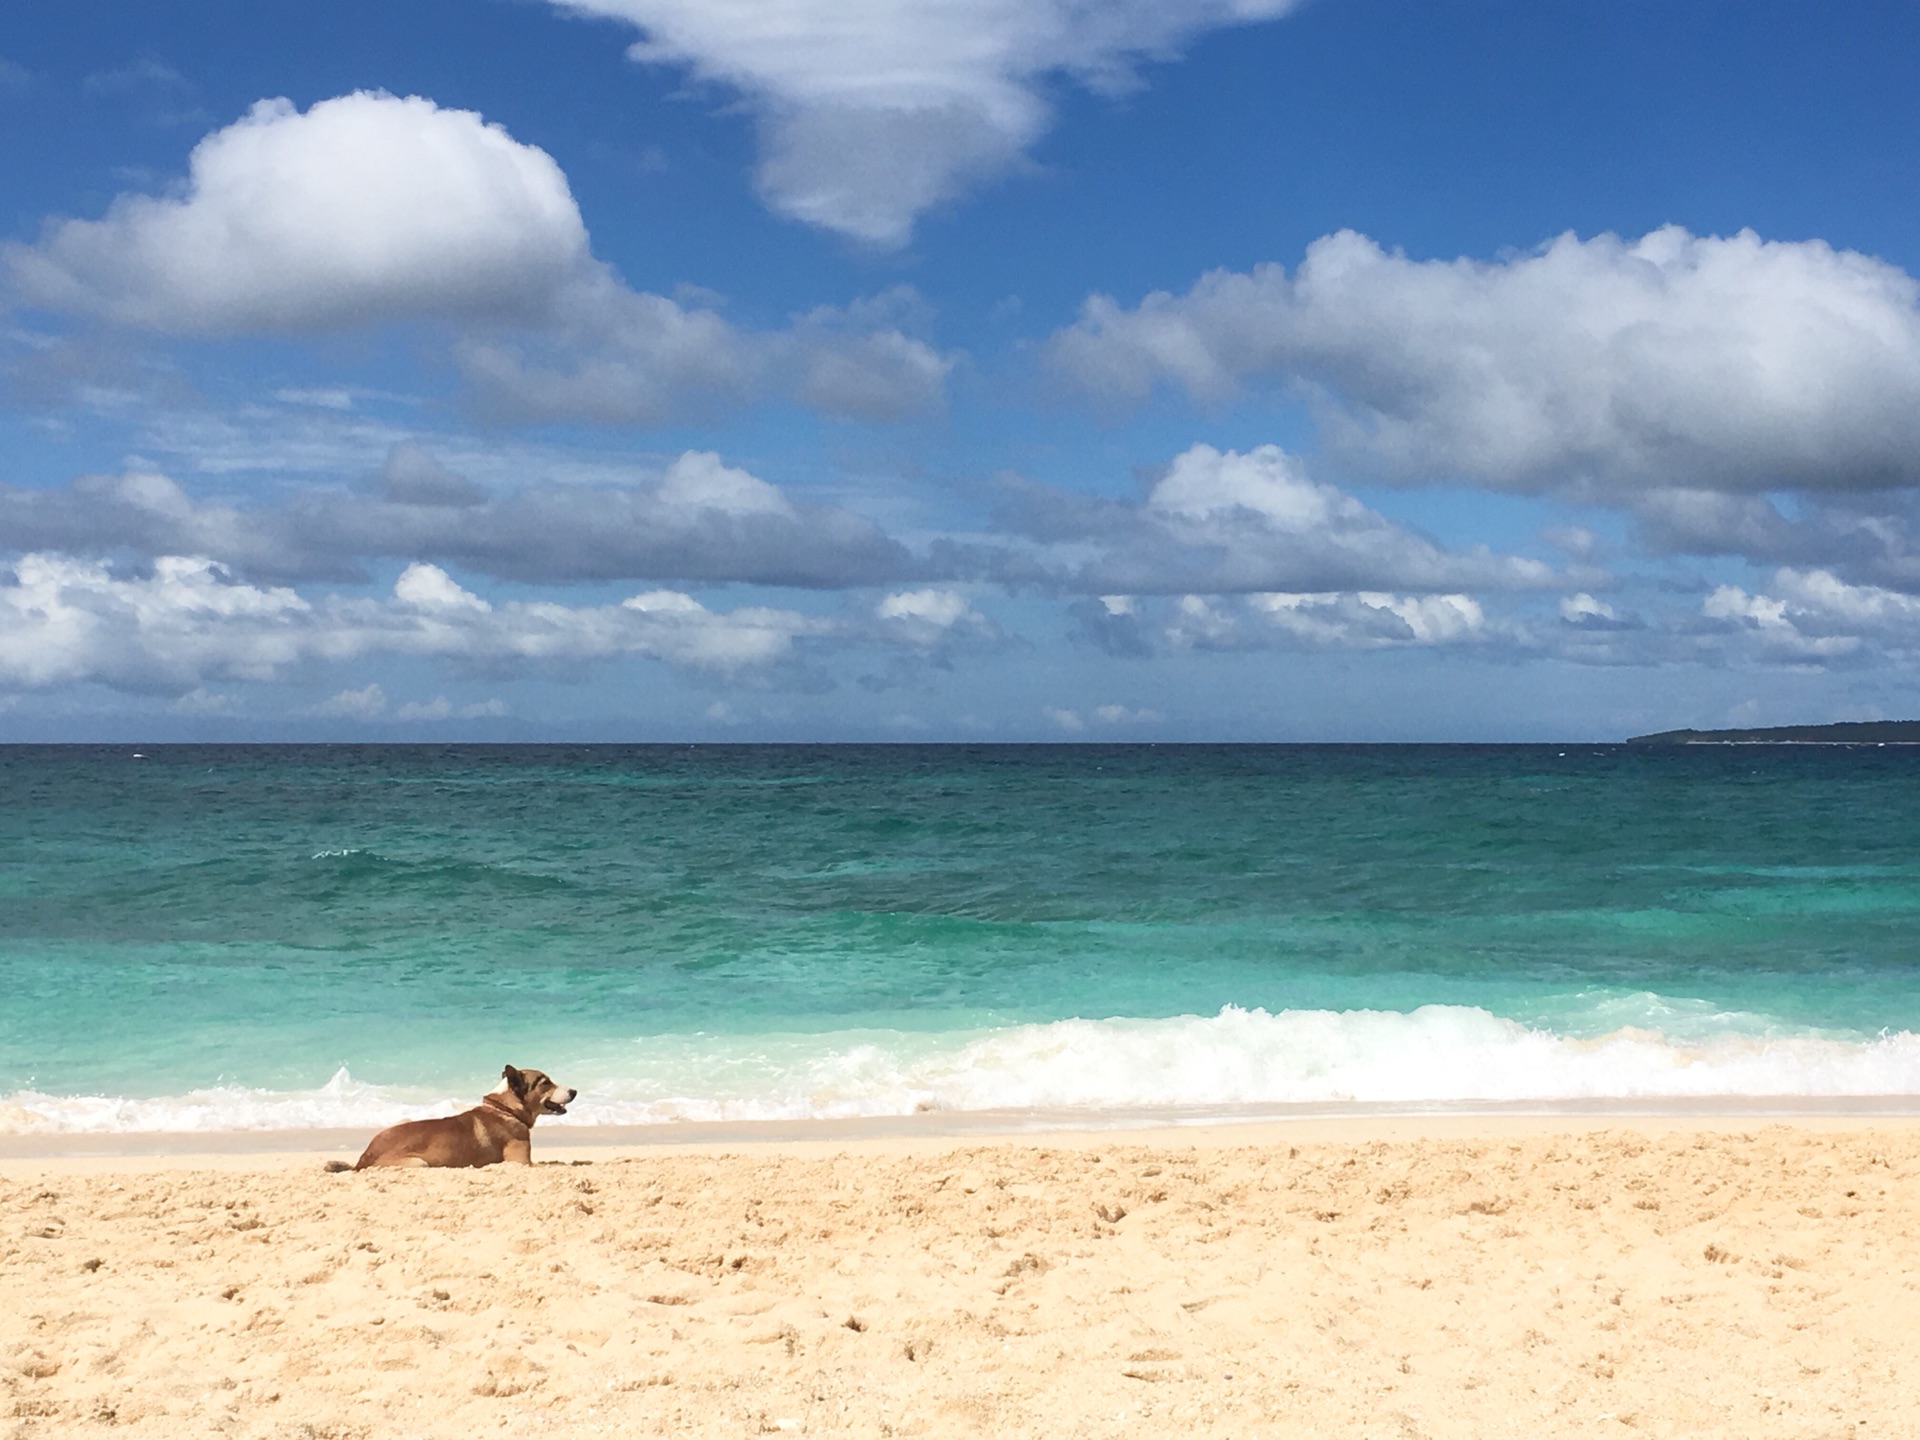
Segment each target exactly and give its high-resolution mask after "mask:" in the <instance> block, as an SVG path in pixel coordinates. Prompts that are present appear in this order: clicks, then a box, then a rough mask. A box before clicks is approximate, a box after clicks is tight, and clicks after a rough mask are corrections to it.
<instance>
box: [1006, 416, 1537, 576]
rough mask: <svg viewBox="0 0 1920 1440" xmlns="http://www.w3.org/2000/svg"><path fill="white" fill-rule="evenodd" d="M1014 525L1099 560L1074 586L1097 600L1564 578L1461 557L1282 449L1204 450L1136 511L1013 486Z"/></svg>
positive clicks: (1480, 553) (1079, 566)
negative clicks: (1318, 477) (1315, 473)
mask: <svg viewBox="0 0 1920 1440" xmlns="http://www.w3.org/2000/svg"><path fill="white" fill-rule="evenodd" d="M1005 519H1006V522H1007V523H1008V524H1009V526H1011V527H1012V528H1014V529H1016V530H1019V531H1023V532H1024V533H1026V534H1029V535H1032V536H1034V537H1035V538H1039V539H1042V540H1046V541H1049V542H1052V543H1054V544H1056V545H1066V546H1069V547H1076V548H1081V549H1084V548H1086V547H1088V546H1091V547H1093V548H1094V553H1093V554H1091V555H1090V556H1088V557H1087V558H1084V559H1082V560H1079V561H1077V562H1076V563H1075V564H1074V565H1073V566H1072V568H1071V570H1070V571H1069V572H1068V573H1067V574H1066V576H1064V577H1063V579H1064V583H1066V584H1069V585H1070V586H1072V587H1073V588H1076V589H1080V590H1082V591H1090V592H1092V593H1094V594H1099V595H1140V594H1179V593H1188V592H1192V593H1205V594H1221V593H1248V592H1257V591H1275V590H1285V591H1291V592H1319V591H1332V590H1359V589H1369V590H1384V589H1394V590H1413V591H1453V590H1461V589H1476V590H1478V589H1529V588H1540V587H1545V586H1551V585H1554V584H1557V583H1560V582H1561V580H1562V577H1560V576H1558V575H1556V573H1555V572H1554V570H1553V568H1552V567H1551V566H1548V565H1547V564H1545V563H1544V562H1542V561H1539V560H1533V559H1528V558H1525V557H1522V556H1513V555H1498V554H1495V553H1493V552H1492V551H1490V550H1487V549H1486V548H1485V547H1479V548H1476V549H1473V550H1469V551H1465V552H1461V551H1453V550H1448V549H1445V548H1443V547H1442V546H1440V545H1438V544H1436V543H1435V542H1434V541H1432V540H1430V539H1427V538H1426V537H1425V536H1422V535H1419V534H1417V533H1415V532H1414V531H1412V530H1409V529H1408V528H1407V527H1405V526H1403V525H1400V524H1398V523H1396V522H1395V521H1393V520H1390V519H1388V518H1387V517H1386V516H1384V515H1382V514H1380V513H1379V512H1378V511H1376V510H1373V509H1371V508H1369V507H1368V506H1366V505H1365V504H1363V503H1362V502H1361V501H1359V500H1358V499H1356V498H1354V497H1353V496H1352V495H1349V494H1347V493H1346V492H1345V491H1343V490H1341V489H1339V488H1338V487H1336V486H1333V485H1329V484H1326V483H1325V482H1322V481H1318V480H1315V479H1313V478H1311V477H1310V476H1309V475H1308V474H1307V473H1306V470H1305V467H1304V466H1303V465H1302V464H1301V462H1300V461H1299V459H1298V458H1297V457H1295V456H1292V455H1289V454H1288V453H1287V452H1285V451H1284V450H1282V449H1280V448H1279V447H1278V446H1275V445H1261V446H1258V447H1256V448H1254V449H1252V450H1248V451H1235V450H1224V451H1223V450H1217V449H1215V448H1214V447H1213V446H1211V445H1194V446H1191V447H1189V448H1188V449H1187V450H1185V451H1184V452H1182V453H1181V454H1180V455H1178V456H1176V457H1175V458H1174V460H1173V462H1172V464H1171V465H1169V466H1168V467H1167V470H1166V472H1165V474H1164V475H1162V476H1161V477H1160V479H1159V480H1158V481H1157V482H1156V483H1155V484H1154V485H1153V487H1152V489H1151V490H1150V491H1149V492H1148V493H1147V495H1146V498H1145V500H1144V501H1143V502H1142V503H1140V504H1138V505H1129V504H1123V503H1121V502H1117V501H1102V500H1096V499H1090V498H1087V497H1082V496H1075V495H1068V494H1066V493H1064V492H1058V491H1047V490H1044V489H1041V488H1040V487H1035V486H1030V485H1020V486H1016V487H1013V488H1012V490H1011V494H1010V504H1009V506H1008V509H1007V512H1006V515H1005Z"/></svg>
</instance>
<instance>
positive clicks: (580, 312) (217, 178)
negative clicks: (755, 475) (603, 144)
mask: <svg viewBox="0 0 1920 1440" xmlns="http://www.w3.org/2000/svg"><path fill="white" fill-rule="evenodd" d="M0 275H4V277H5V279H6V282H7V288H8V289H9V290H10V291H11V293H12V296H13V297H14V298H15V299H17V300H19V301H22V302H24V303H26V304H29V305H34V306H39V307H43V308H46V309H50V310H56V311H62V312H66V313H71V314H78V315H86V316H91V317H94V318H97V319H101V320H106V321H109V322H111V323H113V324H116V325H122V326H130V327H133V328H136V329H145V330H151V331H157V332H161V333H165V334H178V335H238V334H254V333H288V332H313V331H326V330H338V329H343V328H352V327H359V326H367V325H377V324H381V323H387V322H392V321H402V320H418V319H426V320H433V321H438V322H443V323H446V324H451V325H453V326H455V327H456V328H457V329H458V331H459V334H458V337H457V339H456V340H455V343H454V356H455V360H456V362H457V364H458V366H459V368H460V370H461V372H462V373H463V375H464V376H465V377H466V379H467V381H468V382H469V384H470V386H471V387H472V390H473V392H474V398H475V400H476V402H477V404H478V405H479V406H480V408H482V409H483V410H485V411H487V412H488V413H489V414H490V415H491V416H492V417H493V418H497V419H505V420H529V421H544V420H556V419H576V420H592V421H603V422H610V423H619V424H656V423H660V422H662V421H665V420H668V419H672V418H675V417H676V416H679V415H681V414H682V413H684V412H686V411H688V410H689V409H692V410H699V409H702V408H711V407H713V406H715V405H719V404H738V403H743V402H745V401H747V400H750V399H753V398H755V397H756V396H759V395H762V394H767V393H773V394H778V395H783V396H786V397H788V398H791V399H794V400H797V401H799V402H801V403H803V404H807V405H811V406H813V407H815V408H817V409H820V410H823V411H826V412H827V413H831V414H846V415H854V416H859V417H861V418H865V419H888V418H894V417H898V416H901V415H905V414H910V413H913V412H915V411H920V410H927V409H931V408H935V407H937V406H938V404H939V401H940V398H941V394H942V391H943V388H944V386H945V383H946V377H947V374H948V372H949V371H950V370H951V369H952V368H953V365H954V363H955V362H954V358H953V357H951V356H948V355H943V354H941V353H940V352H939V351H937V350H936V349H935V348H934V347H933V346H931V345H930V344H928V343H927V342H926V341H925V340H923V339H920V338H917V337H916V336H914V335H911V334H909V333H907V330H906V329H904V328H902V327H903V325H905V324H907V323H909V321H908V318H907V317H908V316H909V315H910V314H912V315H917V314H918V312H919V311H920V310H923V309H924V307H921V306H919V305H918V302H917V301H916V300H915V299H914V297H913V296H912V292H911V291H909V290H906V289H904V288H902V289H898V290H895V291H891V292H888V294H887V295H883V296H879V297H875V298H874V299H872V300H869V301H864V302H858V303H856V304H854V305H852V306H849V307H846V308H845V309H836V308H834V307H823V308H820V309H816V310H814V311H811V312H808V313H807V314H804V315H802V316H799V317H797V318H796V319H795V320H794V322H793V324H792V325H791V326H790V327H788V328H786V329H783V330H772V331H749V330H742V329H740V328H738V327H736V326H734V325H732V324H730V323H729V322H728V321H727V320H726V319H724V318H723V317H722V316H721V315H719V314H718V313H717V311H715V310H714V309H713V308H711V306H710V305H707V304H704V303H690V304H681V303H680V302H678V301H675V300H670V299H668V298H666V297H665V296H662V295H654V294H648V293H645V292H641V291H636V290H633V289H631V288H630V287H628V286H627V285H626V283H625V282H624V281H622V280H621V279H620V278H619V277H618V276H616V275H615V274H614V273H613V272H612V271H611V270H610V269H608V268H607V267H606V266H604V265H602V264H600V263H599V262H598V261H596V260H594V259H593V256H592V253H591V250H590V247H589V244H588V238H587V231H586V226H585V223H584V222H583V221H582V219H581V216H580V212H579V209H578V207H577V206H576V205H575V204H574V200H573V195H572V193H571V191H570V190H569V188H568V186H567V179H566V176H565V175H564V174H563V173H562V172H561V170H560V167H559V165H557V164H556V163H555V162H554V160H553V158H552V157H551V156H549V155H548V154H547V153H546V152H545V151H543V150H540V149H538V148H537V147H535V146H532V145H525V144H522V143H521V142H519V141H517V140H515V139H514V138H513V137H512V136H511V135H509V134H508V133H507V132H506V131H505V130H504V129H502V128H501V127H500V126H499V125H497V124H489V123H487V122H486V121H485V120H484V119H482V117H481V116H479V115H477V114H475V113H473V112H472V111H468V110H444V109H441V108H440V107H438V106H437V105H435V104H434V103H433V101H431V100H427V99H423V98H421V97H418V96H412V97H408V98H405V99H401V98H397V97H395V96H392V95H387V94H382V93H375V92H369V91H361V92H357V93H355V94H351V95H343V96H340V97H338V98H336V99H332V100H323V101H321V102H319V103H318V104H316V105H314V106H313V107H312V108H311V109H309V110H307V111H305V112H304V113H303V112H301V111H299V110H296V109H295V108H294V107H293V106H292V105H291V104H290V103H289V102H287V101H285V100H262V101H260V102H259V103H258V104H256V105H255V106H254V107H253V109H252V110H251V111H250V112H249V113H248V114H247V115H246V116H245V117H244V118H243V119H241V120H239V121H237V122H235V123H234V124H232V125H229V126H227V127H226V128H225V129H222V130H216V131H214V132H213V133H212V134H210V135H208V136H206V137H205V138H204V139H203V140H201V142H200V143H199V145H197V146H196V147H195V148H194V151H193V154H192V157H191V159H190V161H189V173H188V176H187V177H186V179H185V181H184V182H183V183H182V184H181V185H180V186H179V187H177V189H176V190H175V191H174V192H171V193H168V194H163V195H159V196H153V195H142V194H125V195H121V196H120V197H118V198H117V199H116V200H114V201H113V203H112V204H111V205H110V206H109V207H108V209H107V213H106V215H105V216H104V217H103V218H102V219H99V220H80V219H62V220H55V221H51V222H49V223H48V224H47V226H46V227H45V229H44V231H43V233H42V235H41V237H40V239H39V240H38V241H37V242H36V243H34V244H31V245H26V244H7V245H4V246H0ZM279 398H281V399H282V400H284V401H286V402H287V403H291V404H300V405H306V406H317V407H329V408H341V409H344V408H347V407H349V406H350V405H351V404H352V395H351V394H350V392H348V391H345V390H340V389H304V390H283V391H281V392H279Z"/></svg>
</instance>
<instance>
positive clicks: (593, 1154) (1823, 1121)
mask: <svg viewBox="0 0 1920 1440" xmlns="http://www.w3.org/2000/svg"><path fill="white" fill-rule="evenodd" d="M1776 1125H1778V1126H1787V1127H1791V1128H1794V1129H1804V1130H1811V1131H1819V1132H1828V1133H1831V1132H1848V1131H1870V1130H1897V1131H1907V1130H1911V1131H1915V1132H1920V1096H1913V1095H1881V1096H1760V1097H1748V1096H1716V1097H1712V1098H1708V1099H1670V1098H1659V1099H1656V1098H1648V1099H1640V1100H1632V1101H1622V1100H1614V1099H1608V1100H1591V1101H1561V1102H1552V1103H1547V1102H1535V1101H1507V1102H1500V1103H1494V1104H1481V1103H1475V1104H1459V1105H1432V1104H1428V1105H1418V1106H1415V1105H1402V1104H1393V1103H1386V1102H1351V1103H1346V1104H1335V1105H1297V1106H1263V1107H1243V1108H1235V1109H1231V1110H1228V1109H1218V1108H1215V1109H1173V1108H1166V1109H1151V1110H1147V1109H1138V1110H1124V1111H1098V1112H1086V1111H1063V1110H1018V1111H965V1112H951V1111H950V1112H925V1113H921V1114H916V1115H889V1116H863V1117H858V1118H847V1119H813V1120H756V1121H728V1122H704V1121H671V1122H663V1123H660V1124H654V1125H550V1126H548V1127H545V1128H536V1130H535V1132H534V1159H535V1162H536V1163H542V1162H550V1163H561V1164H568V1163H591V1162H592V1161H594V1160H615V1159H625V1158H638V1157H643V1156H647V1155H715V1154H735V1153H741V1154H755V1153H759V1154H771V1155H797V1156H820V1155H827V1154H852V1155H860V1154H865V1155H909V1154H912V1155H930V1154H939V1153H944V1152H948V1151H956V1150H962V1149H971V1148H979V1147H993V1146H1009V1147H1018V1148H1051V1149H1087V1148H1097V1147H1099V1146H1101V1145H1115V1144H1124V1145H1127V1146H1143V1147H1149V1148H1166V1149H1174V1148H1198V1149H1208V1150H1213V1149H1232V1148H1239V1147H1249V1146H1263V1145H1264V1146H1271V1145H1281V1144H1314V1145H1325V1144H1341V1143H1352V1144H1363V1143H1377V1142H1407V1141H1419V1140H1443V1139H1444V1140H1464V1139H1476V1138H1477V1139H1496V1138H1506V1137H1514V1136H1530V1137H1537V1136H1546V1135H1584V1134H1593V1133H1597V1132H1603V1131H1609V1130H1625V1131H1631V1132H1637V1133H1641V1134H1647V1135H1654V1134H1673V1133H1721V1132H1736V1131H1746V1130H1751V1129H1753V1128H1755V1127H1761V1126H1776ZM378 1128H379V1127H377V1126H367V1127H331V1128H325V1129H298V1130H293V1129H289V1130H215V1131H132V1132H108V1133H86V1132H59V1133H52V1134H14V1135H0V1177H6V1176H17V1175H22V1174H28V1173H34V1172H36V1171H42V1170H58V1171H66V1172H112V1171H140V1170H148V1169H166V1170H188V1169H229V1170H230V1169H277V1168H284V1167H288V1166H298V1165H305V1164H312V1163H315V1162H323V1161H331V1160H341V1159H345V1160H349V1161H351V1160H353V1159H354V1158H356V1157H357V1156H358V1155H359V1153H360V1151H361V1149H362V1148H363V1147H364V1146H365V1145H366V1142H367V1141H368V1140H369V1139H370V1138H371V1137H372V1136H373V1134H374V1133H375V1130H376V1129H378Z"/></svg>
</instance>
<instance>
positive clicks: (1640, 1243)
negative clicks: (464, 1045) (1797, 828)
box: [0, 1117, 1920, 1440]
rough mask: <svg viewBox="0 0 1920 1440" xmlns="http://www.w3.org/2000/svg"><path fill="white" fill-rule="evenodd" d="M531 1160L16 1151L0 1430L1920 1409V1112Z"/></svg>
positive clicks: (1787, 1423)
mask: <svg viewBox="0 0 1920 1440" xmlns="http://www.w3.org/2000/svg"><path fill="white" fill-rule="evenodd" d="M1335 1130H1344V1131H1345V1132H1346V1133H1345V1136H1344V1138H1342V1137H1341V1136H1339V1135H1336V1134H1334V1133H1332V1132H1334V1131H1335ZM536 1154H537V1156H538V1157H539V1159H540V1160H541V1161H542V1162H543V1163H540V1164H537V1165H536V1166H535V1167H534V1168H532V1169H530V1170H529V1169H525V1168H510V1167H501V1168H495V1169H490V1170H484V1171H389V1172H369V1173H365V1174H328V1173H325V1172H324V1171H323V1169H322V1165H321V1160H322V1157H321V1156H319V1155H315V1154H305V1155H290V1154H272V1155H264V1154H257V1153H253V1154H250V1153H244V1152H243V1153H228V1154H206V1155H199V1156H195V1155H172V1156H151V1155H149V1156H120V1157H106V1158H90V1159H55V1158H47V1157H44V1156H43V1157H27V1158H14V1159H9V1160H0V1355H4V1363H3V1366H0V1426H4V1427H5V1428H4V1429H0V1434H8V1435H13V1436H18V1437H22V1440H25V1437H53V1436H73V1435H93V1434H98V1435H108V1434H112V1435H116V1436H120V1435H126V1436H145V1435H152V1436H162V1435H165V1436H213V1435H221V1436H228V1435H230V1436H236V1437H282V1436H285V1437H295V1436H298V1437H322V1436H324V1437H340V1440H344V1437H379V1436H433V1437H439V1436H446V1437H469V1436H473V1435H476V1434H481V1435H484V1434H493V1433H514V1434H539V1435H553V1436H589V1435H645V1434H675V1435H679V1434H685V1435H713V1436H738V1435H754V1434H772V1433H793V1434H833V1435H857V1436H889V1435H927V1436H944V1435H975V1434H981V1435H996V1436H1004V1435H1035V1436H1039V1435H1045V1436H1049V1437H1060V1436H1106V1435H1141V1434H1199V1435H1219V1436H1246V1435H1276V1436H1290V1435H1345V1436H1368V1437H1381V1440H1412V1437H1456V1436H1457V1437H1468V1436H1472V1437H1484V1436H1494V1435H1515V1436H1528V1437H1540V1436H1561V1435H1568V1436H1571V1435H1582V1436H1586V1435H1607V1434H1620V1435H1623V1436H1624V1435H1627V1434H1635V1435H1649V1436H1653V1435H1672V1436H1682V1435H1684V1436H1728V1437H1734V1436H1738V1437H1743V1440H1752V1437H1762V1436H1783V1437H1784V1436H1793V1437H1813V1436H1822V1437H1839V1436H1843V1435H1844V1436H1860V1435H1898V1434H1902V1433H1909V1432H1910V1427H1911V1423H1912V1417H1913V1416H1914V1415H1915V1414H1916V1413H1920V1324H1916V1321H1920V1272H1917V1271H1916V1266H1915V1255H1916V1250H1917V1249H1920V1238H1917V1236H1920V1123H1916V1122H1915V1121H1913V1120H1911V1119H1907V1120H1895V1119H1876V1120H1871V1121H1868V1120H1860V1119H1846V1118H1834V1119H1828V1120H1806V1121H1800V1122H1796V1123H1789V1124H1783V1123H1763V1124H1756V1123H1755V1122H1753V1121H1750V1120H1741V1121H1714V1120H1711V1119H1702V1118H1694V1119H1691V1120H1684V1121H1681V1120H1644V1119H1643V1120H1605V1119H1591V1120H1586V1121H1582V1122H1579V1123H1574V1122H1570V1121H1568V1120H1566V1119H1564V1118H1560V1119H1554V1118H1547V1119H1542V1120H1532V1121H1526V1120H1517V1119H1510V1118H1502V1119H1488V1118H1484V1117H1482V1118H1478V1119H1476V1118H1471V1117H1466V1118H1455V1119H1451V1120H1431V1119H1427V1120H1423V1119H1403V1120H1399V1121H1376V1122H1371V1123H1358V1122H1354V1123H1349V1124H1346V1125H1344V1126H1337V1125H1335V1124H1334V1123H1333V1122H1326V1123H1322V1124H1319V1125H1314V1124H1298V1125H1293V1126H1286V1125H1261V1126H1251V1127H1225V1126H1223V1127H1216V1128H1211V1129H1207V1130H1204V1131H1196V1132H1170V1131H1155V1132H1145V1133H1124V1132H1105V1133H1101V1132H1081V1133H1076V1134H1063V1135H1051V1136H1040V1137H1032V1136H1022V1137H1009V1138H999V1139H994V1140H991V1141H987V1142H981V1141H977V1140H972V1139H958V1140H956V1139H953V1138H951V1137H949V1138H945V1139H942V1138H940V1137H920V1138H913V1139H900V1138H893V1139H879V1140H871V1141H856V1142H846V1141H820V1142H809V1141H804V1140H791V1141H784V1142H779V1143H772V1144H760V1145H751V1146H735V1147H731V1148H728V1147H721V1146H692V1147H653V1148H648V1149H644V1150H641V1149H625V1150H622V1149H617V1148H608V1147H576V1148H572V1149H569V1148H566V1147H564V1146H554V1145H549V1146H547V1147H545V1148H544V1149H542V1148H540V1147H538V1146H537V1147H536Z"/></svg>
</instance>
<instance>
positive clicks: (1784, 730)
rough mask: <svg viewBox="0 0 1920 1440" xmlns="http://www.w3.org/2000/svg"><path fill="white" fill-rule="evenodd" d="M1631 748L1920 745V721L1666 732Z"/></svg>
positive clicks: (1643, 738) (1645, 737) (1636, 739)
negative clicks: (1637, 746)
mask: <svg viewBox="0 0 1920 1440" xmlns="http://www.w3.org/2000/svg"><path fill="white" fill-rule="evenodd" d="M1627 744H1629V745H1920V720H1852V721H1847V722H1846V723H1844V724H1839V725H1774V726H1770V727H1768V728H1765V729H1760V730H1662V731H1660V732H1659V733H1658V734H1654V735H1635V736H1634V737H1633V738H1632V739H1630V740H1628V741H1627Z"/></svg>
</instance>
